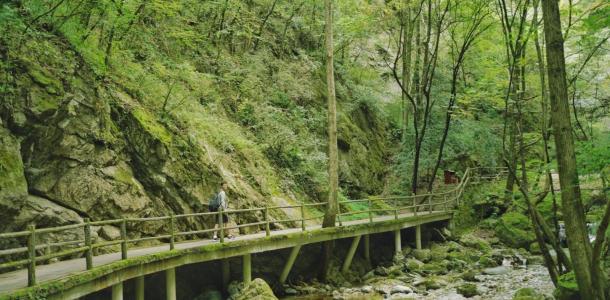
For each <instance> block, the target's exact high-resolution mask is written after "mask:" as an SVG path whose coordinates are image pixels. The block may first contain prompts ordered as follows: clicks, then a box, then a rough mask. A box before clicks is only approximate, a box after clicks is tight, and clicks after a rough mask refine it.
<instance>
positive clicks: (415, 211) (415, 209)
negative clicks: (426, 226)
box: [413, 195, 417, 217]
mask: <svg viewBox="0 0 610 300" xmlns="http://www.w3.org/2000/svg"><path fill="white" fill-rule="evenodd" d="M413 215H415V216H416V217H417V195H415V196H414V197H413Z"/></svg>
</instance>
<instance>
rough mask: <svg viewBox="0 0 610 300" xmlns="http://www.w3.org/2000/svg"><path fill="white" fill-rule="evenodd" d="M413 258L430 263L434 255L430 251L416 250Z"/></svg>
mask: <svg viewBox="0 0 610 300" xmlns="http://www.w3.org/2000/svg"><path fill="white" fill-rule="evenodd" d="M411 255H413V257H415V258H416V259H417V260H419V261H422V262H429V261H430V259H432V253H431V252H430V249H415V250H413V252H412V253H411Z"/></svg>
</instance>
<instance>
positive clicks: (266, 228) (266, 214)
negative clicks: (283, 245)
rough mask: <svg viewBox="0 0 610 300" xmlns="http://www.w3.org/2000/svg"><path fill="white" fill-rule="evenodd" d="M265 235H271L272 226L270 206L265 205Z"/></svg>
mask: <svg viewBox="0 0 610 300" xmlns="http://www.w3.org/2000/svg"><path fill="white" fill-rule="evenodd" d="M265 235H266V236H270V235H271V228H269V207H268V206H265Z"/></svg>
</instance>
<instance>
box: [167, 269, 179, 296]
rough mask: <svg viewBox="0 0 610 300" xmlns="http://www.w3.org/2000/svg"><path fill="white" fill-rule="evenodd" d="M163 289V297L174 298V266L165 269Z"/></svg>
mask: <svg viewBox="0 0 610 300" xmlns="http://www.w3.org/2000/svg"><path fill="white" fill-rule="evenodd" d="M165 290H166V291H165V292H166V293H165V295H166V298H165V299H167V300H176V268H171V269H167V270H165Z"/></svg>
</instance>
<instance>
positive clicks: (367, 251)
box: [364, 234, 371, 265]
mask: <svg viewBox="0 0 610 300" xmlns="http://www.w3.org/2000/svg"><path fill="white" fill-rule="evenodd" d="M364 259H365V260H366V262H368V263H369V265H370V264H371V235H369V234H366V235H364Z"/></svg>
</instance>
